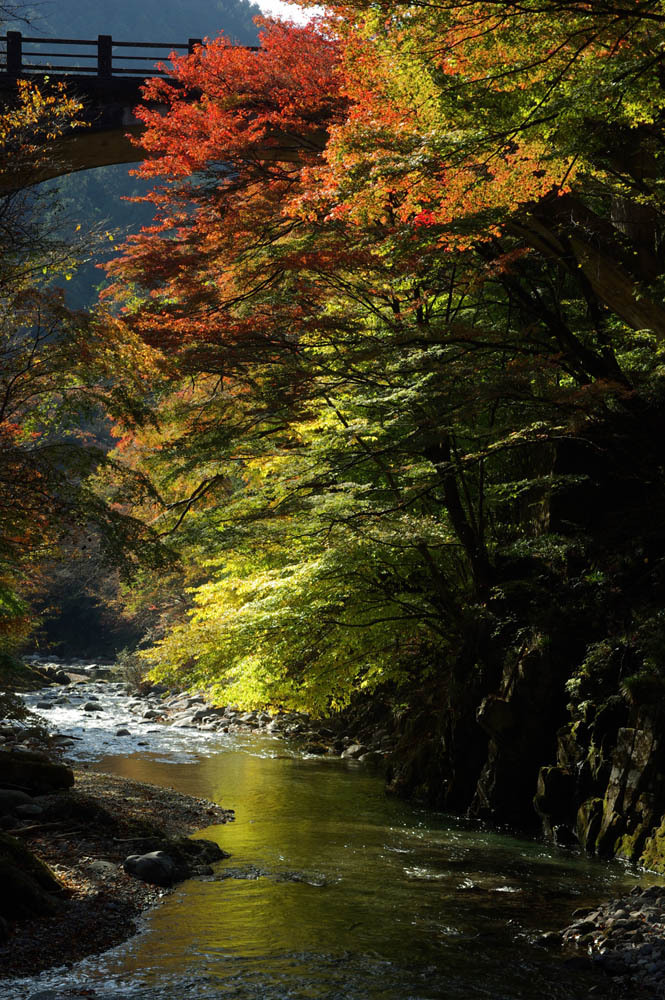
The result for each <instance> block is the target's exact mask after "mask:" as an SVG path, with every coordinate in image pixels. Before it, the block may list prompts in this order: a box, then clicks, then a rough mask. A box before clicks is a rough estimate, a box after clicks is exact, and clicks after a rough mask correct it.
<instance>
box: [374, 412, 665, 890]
mask: <svg viewBox="0 0 665 1000" xmlns="http://www.w3.org/2000/svg"><path fill="white" fill-rule="evenodd" d="M663 441H665V393H664V394H663V396H659V397H658V398H654V400H652V401H651V402H649V401H646V400H642V401H637V400H632V401H630V402H629V404H628V405H627V406H626V407H625V409H624V410H623V411H621V412H620V411H619V410H617V412H616V413H614V414H610V415H607V414H606V415H605V416H604V418H603V419H602V420H598V422H597V423H596V424H595V425H593V426H592V425H589V426H587V428H586V430H585V432H584V434H581V435H580V436H579V437H577V438H576V437H575V436H574V435H571V436H570V437H569V438H567V440H566V441H565V442H560V443H558V444H557V445H556V448H553V449H552V451H551V469H550V473H551V476H552V477H554V478H556V477H557V476H558V477H560V478H559V480H558V482H559V485H558V487H557V488H556V489H553V490H552V491H551V492H550V493H549V494H548V496H547V499H546V502H545V501H543V503H541V504H540V505H536V506H537V509H536V508H535V507H534V509H533V511H532V513H531V514H529V512H528V511H526V512H525V511H524V510H522V509H520V510H519V511H518V510H516V514H515V517H516V521H519V522H520V523H521V524H522V525H523V532H524V534H523V537H522V539H521V540H519V541H518V542H516V543H515V542H513V543H511V544H510V545H506V546H505V547H504V548H501V547H500V546H498V548H497V552H496V553H495V555H494V564H493V574H494V576H493V581H492V587H491V588H490V590H489V591H488V593H487V595H486V597H485V599H484V600H483V603H482V605H480V606H479V607H478V608H476V609H473V611H472V613H471V614H470V621H469V622H468V625H467V627H466V633H467V641H466V648H465V650H464V651H463V652H462V653H461V654H460V655H459V656H457V658H456V660H455V662H453V663H452V664H448V665H443V666H442V669H441V672H440V677H441V680H440V685H439V687H438V689H437V690H433V691H429V692H427V694H426V695H421V696H420V697H419V698H416V699H415V700H414V701H413V704H412V707H411V712H410V714H409V715H408V716H407V718H406V719H405V720H403V721H402V723H401V729H400V732H401V737H402V738H401V741H400V743H399V746H398V753H397V756H396V762H395V763H394V765H393V769H392V772H391V775H390V787H392V788H393V789H394V790H395V791H398V792H403V793H406V794H416V795H418V796H419V797H420V798H423V799H427V800H429V801H430V802H432V803H434V804H436V805H437V806H439V807H442V808H446V809H450V810H453V811H457V812H467V813H468V814H469V815H470V816H472V817H476V818H478V819H481V820H484V821H488V822H491V823H495V824H508V825H512V826H516V827H520V828H522V829H531V830H534V829H538V827H539V826H540V827H541V828H542V830H543V832H544V834H545V835H546V836H548V837H552V838H553V839H555V840H556V841H557V842H558V843H561V844H565V845H576V844H579V845H580V846H581V847H582V848H584V849H585V850H586V851H588V852H590V853H592V854H597V855H599V856H603V857H611V856H617V857H620V858H626V859H628V860H631V861H634V862H637V863H639V864H641V865H644V866H645V867H648V868H651V869H655V870H657V871H665V655H664V651H665V612H664V611H663V608H664V607H665V529H664V528H663V518H662V510H663V507H664V505H665V487H664V486H663V477H662V475H661V473H662V468H663ZM532 506H533V505H532ZM474 615H475V620H474Z"/></svg>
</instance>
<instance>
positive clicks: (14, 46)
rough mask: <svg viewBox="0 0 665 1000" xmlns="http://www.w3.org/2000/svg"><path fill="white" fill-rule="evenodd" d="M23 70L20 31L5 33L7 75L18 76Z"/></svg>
mask: <svg viewBox="0 0 665 1000" xmlns="http://www.w3.org/2000/svg"><path fill="white" fill-rule="evenodd" d="M22 68H23V39H22V37H21V32H20V31H8V32H7V73H8V74H9V76H20V75H21V70H22Z"/></svg>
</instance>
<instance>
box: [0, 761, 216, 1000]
mask: <svg viewBox="0 0 665 1000" xmlns="http://www.w3.org/2000/svg"><path fill="white" fill-rule="evenodd" d="M14 755H18V756H21V755H20V753H17V752H11V753H10V752H8V751H0V758H1V757H3V756H14ZM24 756H37V755H36V754H32V755H30V754H24ZM1 773H2V761H1V760H0V774H1ZM74 778H75V782H74V785H73V787H71V788H69V789H60V790H58V791H55V792H51V793H50V794H41V795H35V796H34V797H33V798H32V803H33V804H34V806H35V808H36V809H38V810H39V815H38V816H31V815H30V814H29V813H26V812H25V811H24V812H23V813H21V812H19V813H18V814H17V812H16V807H15V808H14V809H13V810H10V809H9V808H8V803H7V802H6V803H5V807H4V812H3V816H2V819H3V826H4V827H5V829H6V830H8V832H7V833H2V834H0V868H3V867H4V868H7V862H8V860H9V861H11V862H12V864H13V869H12V871H11V872H9V875H8V870H5V871H3V876H4V875H8V877H9V878H11V879H13V880H14V882H13V884H11V885H10V889H9V890H8V884H7V883H5V885H4V889H3V905H2V910H3V913H2V916H1V917H0V931H1V932H2V935H1V936H2V941H1V943H0V979H6V978H8V977H20V976H23V975H34V974H35V973H38V972H41V971H44V970H45V969H48V968H54V967H57V966H60V965H67V964H71V963H73V962H77V961H79V960H81V959H82V958H85V957H86V956H88V955H91V954H96V953H98V952H100V951H105V950H106V949H108V948H111V947H113V946H115V945H117V944H120V943H121V942H122V941H124V940H126V939H127V938H128V937H131V935H132V934H134V933H135V931H136V929H137V920H138V918H139V917H140V915H141V913H143V912H144V911H145V910H147V909H149V908H151V907H153V906H154V905H156V904H157V903H158V902H159V901H160V899H161V898H162V897H163V896H164V895H165V894H166V893H168V892H169V891H170V888H171V887H172V886H173V885H174V884H175V883H176V882H178V881H180V880H182V879H184V878H190V877H193V876H196V875H200V876H206V875H209V874H210V873H211V872H212V869H211V868H210V862H212V861H216V860H218V859H220V858H223V857H225V856H226V855H225V853H224V852H223V851H222V850H220V849H219V848H218V846H217V845H216V844H213V843H212V842H210V841H205V840H189V839H188V837H187V835H188V834H190V833H193V832H194V831H195V830H198V829H201V828H202V827H206V826H210V825H213V824H222V823H226V822H228V821H229V820H231V819H233V813H232V812H231V811H229V810H225V809H222V808H221V807H220V806H218V805H216V804H215V803H213V802H209V801H207V800H203V799H197V798H193V797H190V796H187V795H182V794H181V793H179V792H175V791H173V790H172V789H165V788H158V787H155V786H152V785H146V784H143V783H141V782H137V781H132V780H130V779H126V778H119V777H115V776H111V775H106V774H101V773H99V772H92V771H91V772H88V771H86V770H79V771H76V772H74ZM21 804H23V805H25V804H26V803H24V802H23V803H21ZM35 820H37V821H36V822H35ZM130 852H131V854H132V855H134V857H141V856H144V857H145V856H148V857H150V855H155V854H157V856H158V858H159V860H160V861H161V862H162V864H161V865H160V866H159V867H160V868H161V870H162V871H163V870H164V864H166V874H167V877H163V876H160V874H159V871H158V872H157V876H158V877H154V872H150V871H148V872H147V873H146V872H145V871H144V872H143V873H142V874H141V873H138V872H134V873H132V866H131V865H128V863H127V862H128V855H130ZM130 856H131V855H130ZM164 859H167V861H166V862H164ZM41 865H43V866H45V867H44V868H43V869H42V868H41ZM28 880H30V883H34V884H33V885H31V884H29V881H28ZM12 890H13V891H12ZM28 892H29V902H30V905H29V907H28V906H27V902H28V896H27V895H26V893H28ZM21 893H23V895H21ZM24 904H25V905H24ZM12 916H14V917H18V918H19V919H12ZM1 992H2V988H1V987H0V993H1Z"/></svg>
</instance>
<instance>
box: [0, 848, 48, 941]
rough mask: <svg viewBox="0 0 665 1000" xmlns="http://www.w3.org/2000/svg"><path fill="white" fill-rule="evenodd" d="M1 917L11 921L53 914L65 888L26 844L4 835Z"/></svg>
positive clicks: (0, 855) (0, 865)
mask: <svg viewBox="0 0 665 1000" xmlns="http://www.w3.org/2000/svg"><path fill="white" fill-rule="evenodd" d="M0 885H1V886H2V892H0V916H1V917H4V918H5V919H7V920H9V921H10V922H11V921H15V920H20V919H24V918H30V917H34V916H38V915H46V914H51V913H53V911H54V909H55V905H54V901H53V896H52V894H53V893H55V892H59V891H61V886H60V884H59V882H58V881H57V879H56V878H55V876H54V875H53V873H52V872H51V871H49V869H48V868H47V867H46V865H44V864H42V862H41V861H39V860H38V859H37V858H36V857H35V856H34V854H32V852H31V851H29V850H28V849H27V847H25V845H24V844H22V843H20V841H18V840H16V839H15V838H14V837H10V836H8V835H7V834H6V833H0Z"/></svg>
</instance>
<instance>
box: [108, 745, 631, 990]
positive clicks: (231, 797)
mask: <svg viewBox="0 0 665 1000" xmlns="http://www.w3.org/2000/svg"><path fill="white" fill-rule="evenodd" d="M97 766H99V768H100V769H101V770H106V771H111V772H113V773H116V774H122V775H125V776H127V777H131V778H134V779H137V780H139V781H152V782H155V783H158V784H165V785H171V786H173V787H175V788H177V789H179V790H181V791H185V792H188V793H190V794H193V795H200V796H205V797H208V798H213V799H214V800H216V801H217V802H220V803H221V804H223V805H224V806H226V807H231V808H233V809H235V810H236V821H235V823H233V824H229V825H225V826H219V827H211V828H209V829H208V830H206V831H205V833H204V835H205V836H206V837H208V838H211V839H215V840H217V841H218V842H219V843H220V845H221V846H223V847H224V849H225V850H227V851H230V852H231V855H232V857H231V858H230V859H229V860H227V861H225V862H222V863H221V864H220V866H219V868H218V871H217V873H216V875H215V877H213V878H210V879H207V880H203V881H192V882H189V883H187V884H185V885H184V886H182V887H180V888H179V889H178V890H177V891H176V893H175V894H174V895H173V896H172V897H170V898H169V899H168V900H167V901H166V902H165V904H164V905H163V906H161V907H160V908H159V909H158V910H157V911H155V912H154V913H153V914H152V915H151V916H150V918H149V920H148V923H147V928H146V932H145V933H144V934H143V935H142V936H141V937H139V938H137V939H136V940H135V942H134V943H133V944H132V945H131V947H129V948H127V947H126V948H125V949H124V950H123V949H121V950H118V951H116V952H115V953H112V954H111V955H109V956H108V958H107V959H106V960H105V962H104V968H105V970H106V974H107V975H108V976H111V977H120V979H121V980H122V981H125V982H126V981H127V978H128V977H129V979H130V980H131V979H132V977H136V976H141V977H143V979H144V982H145V986H146V988H148V989H149V988H150V987H151V984H154V983H155V982H156V981H157V979H159V980H160V981H162V980H163V977H164V975H167V976H173V977H176V978H177V976H178V975H182V974H183V971H185V970H186V971H187V973H188V974H189V975H191V976H192V977H194V978H193V980H192V981H196V983H197V990H198V991H199V993H198V995H200V996H207V995H208V993H207V992H206V991H207V990H208V989H209V990H210V996H213V995H218V992H219V990H220V989H222V988H223V992H224V995H225V996H227V995H228V996H238V997H253V996H255V995H257V996H258V995H262V996H268V997H270V996H273V995H275V996H280V997H291V996H293V997H309V996H311V997H317V998H323V997H328V996H330V997H333V996H334V997H346V996H349V997H353V998H354V1000H359V998H361V997H386V998H390V1000H396V998H397V997H399V998H400V1000H402V998H404V997H412V998H416V997H423V998H424V997H431V998H437V997H447V998H460V1000H461V998H462V997H464V998H470V997H485V996H492V997H493V998H495V1000H499V998H500V997H502V996H503V995H504V994H503V992H502V990H505V991H506V992H505V996H506V997H510V998H511V1000H516V998H518V997H520V998H521V997H523V998H525V1000H526V998H536V997H538V1000H540V998H541V997H542V995H543V991H544V990H547V992H548V994H549V995H550V996H552V997H558V996H561V997H570V996H579V995H580V994H579V989H580V982H579V976H578V975H576V977H575V991H576V992H571V990H572V988H573V987H572V984H571V983H568V984H566V981H565V979H566V977H565V974H562V969H561V966H560V964H559V963H558V961H557V960H556V959H553V958H552V957H551V956H549V955H548V954H547V953H546V952H544V951H542V950H540V949H537V948H533V947H531V946H530V944H529V940H530V938H532V937H533V936H534V934H535V933H536V932H537V931H538V930H540V929H547V928H551V927H553V926H557V924H563V923H564V922H565V920H566V919H567V917H568V916H569V914H570V911H571V910H572V909H573V908H574V907H575V906H577V905H582V903H584V902H588V901H591V900H592V899H594V898H598V897H599V896H603V895H607V894H609V893H611V892H614V891H620V889H621V888H622V887H624V886H625V885H626V884H627V883H628V884H632V881H633V879H632V877H631V876H630V875H628V874H627V873H626V872H625V871H624V870H623V869H621V868H620V867H618V866H602V865H599V864H592V863H590V862H588V861H587V860H585V859H583V858H581V857H578V856H574V855H566V854H563V853H561V854H557V853H552V852H551V851H549V850H547V849H546V848H544V847H543V845H541V844H538V843H528V842H524V841H521V840H517V839H515V838H511V837H507V836H500V835H497V834H491V833H488V832H487V831H483V830H478V829H472V828H470V827H469V826H468V825H466V824H464V823H463V822H461V821H454V820H450V819H447V818H444V817H441V816H439V817H437V816H432V815H427V814H425V813H423V812H419V811H417V810H415V809H413V808H411V807H409V806H407V805H405V804H404V803H400V802H396V801H394V800H391V799H389V798H387V797H386V796H385V794H384V792H383V787H382V784H381V782H380V780H379V779H378V778H376V777H374V776H372V775H370V774H368V773H367V772H366V771H361V770H359V769H357V768H355V769H351V768H349V767H347V766H345V765H344V763H343V762H340V761H330V760H315V759H303V758H299V757H297V756H288V755H279V754H275V745H274V742H272V741H269V740H264V739H262V738H261V737H253V738H252V739H251V740H247V741H245V746H244V748H243V747H241V748H236V749H229V748H226V749H223V750H222V749H220V751H219V753H217V754H216V755H215V756H212V757H202V758H201V759H200V760H199V761H197V762H196V763H195V764H192V763H184V762H183V763H177V762H175V763H171V764H166V763H164V762H163V761H160V760H155V759H151V757H150V756H149V755H145V756H141V757H138V756H134V757H129V758H118V757H112V758H106V759H104V760H102V761H100V762H99V764H98V765H97ZM226 876H228V877H226ZM516 956H518V957H519V960H518V961H516V960H515V958H516ZM553 978H554V981H555V982H556V985H555V986H553V985H552V980H553ZM204 979H205V980H206V981H208V982H209V986H205V983H204V981H203V980H204ZM275 991H276V992H275ZM557 991H559V992H557ZM177 995H178V994H177V993H174V994H173V996H174V997H175V996H177Z"/></svg>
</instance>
